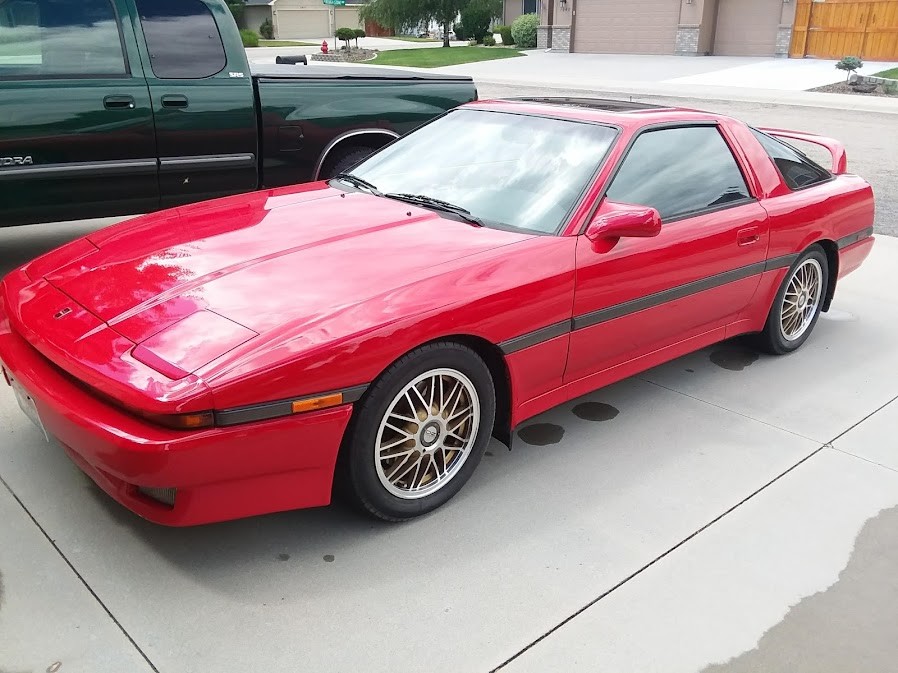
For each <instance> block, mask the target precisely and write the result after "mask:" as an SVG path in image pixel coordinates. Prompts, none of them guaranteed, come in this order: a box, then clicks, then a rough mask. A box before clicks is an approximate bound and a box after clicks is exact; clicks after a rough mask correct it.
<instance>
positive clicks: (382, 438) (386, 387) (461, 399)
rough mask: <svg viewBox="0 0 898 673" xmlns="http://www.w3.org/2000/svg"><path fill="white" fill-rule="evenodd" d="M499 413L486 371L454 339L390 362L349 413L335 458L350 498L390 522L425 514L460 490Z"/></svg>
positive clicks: (490, 380)
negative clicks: (351, 413) (344, 435)
mask: <svg viewBox="0 0 898 673" xmlns="http://www.w3.org/2000/svg"><path fill="white" fill-rule="evenodd" d="M495 416H496V391H495V387H494V385H493V379H492V376H491V375H490V370H489V368H488V367H487V366H486V364H484V362H483V360H481V359H480V357H478V356H477V354H476V353H474V351H472V350H470V349H469V348H467V347H465V346H462V345H461V344H457V343H452V342H439V343H434V344H429V345H427V346H422V347H420V348H418V349H416V350H414V351H412V352H411V353H409V354H408V355H406V356H405V357H403V358H401V359H400V360H398V361H397V362H396V363H394V364H393V365H392V366H391V367H390V368H389V369H388V370H387V371H386V372H384V374H383V375H382V376H381V377H380V379H379V380H378V381H377V382H376V383H374V384H373V385H372V386H371V388H370V389H369V390H368V393H367V394H366V395H365V397H364V398H363V400H362V401H361V402H360V403H358V404H357V406H356V409H355V410H354V411H353V419H352V422H351V425H350V427H349V429H348V431H347V433H346V438H345V444H344V446H343V450H342V452H341V456H340V462H341V470H340V471H341V472H342V480H343V483H342V484H340V486H341V487H342V489H343V490H344V492H345V493H346V495H348V496H349V499H350V500H351V501H352V502H353V503H354V504H355V505H357V506H358V507H359V508H360V509H361V510H363V511H366V512H367V513H369V514H371V515H373V516H375V517H377V518H380V519H385V520H387V521H403V520H405V519H411V518H413V517H416V516H420V515H421V514H426V513H427V512H430V511H432V510H434V509H436V508H437V507H439V506H441V505H443V504H445V503H446V502H447V501H448V500H449V499H450V498H452V496H454V495H455V494H456V493H458V492H459V491H460V490H461V488H462V486H464V485H465V482H467V481H468V479H469V478H470V477H471V475H472V474H473V472H474V470H475V468H476V467H477V464H478V463H479V462H480V459H481V457H482V456H483V452H484V450H485V449H486V445H487V444H488V443H489V440H490V436H491V435H492V430H493V421H494V420H495Z"/></svg>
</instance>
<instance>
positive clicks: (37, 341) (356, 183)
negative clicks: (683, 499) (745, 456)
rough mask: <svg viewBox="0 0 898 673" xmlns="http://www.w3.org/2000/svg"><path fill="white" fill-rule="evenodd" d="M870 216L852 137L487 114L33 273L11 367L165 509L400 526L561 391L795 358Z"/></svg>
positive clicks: (597, 105) (16, 291) (83, 242)
mask: <svg viewBox="0 0 898 673" xmlns="http://www.w3.org/2000/svg"><path fill="white" fill-rule="evenodd" d="M802 143H813V144H816V145H818V146H822V147H823V148H825V150H827V151H828V153H829V154H830V155H831V158H832V161H831V165H829V166H828V167H824V166H821V165H819V164H818V163H815V162H814V161H812V160H811V159H810V158H809V157H808V156H807V155H806V154H805V153H803V152H802V151H800V150H799V149H797V147H796V146H798V145H801V144H802ZM823 163H827V162H823ZM873 216H874V207H873V195H872V190H871V188H870V186H869V185H868V184H867V183H866V182H865V181H864V180H863V179H861V178H860V177H857V176H855V175H851V174H849V173H848V171H847V162H846V156H845V151H844V149H843V147H842V146H841V145H840V144H839V143H838V142H836V141H834V140H830V139H827V138H823V137H819V136H813V135H809V134H804V133H798V132H790V131H781V130H775V129H757V128H753V127H750V126H748V125H746V124H744V123H742V122H740V121H737V120H735V119H731V118H728V117H723V116H720V115H715V114H710V113H706V112H698V111H692V110H685V109H678V108H666V107H656V106H648V105H642V104H635V103H623V102H620V101H601V100H591V99H553V100H546V99H517V100H505V101H482V102H478V103H473V104H470V105H466V106H463V107H461V108H458V109H456V110H454V111H452V112H449V113H447V114H445V115H444V116H442V117H440V118H438V119H437V120H435V121H433V122H431V123H429V124H427V125H425V126H423V127H421V128H420V129H418V130H417V131H415V132H413V133H411V134H409V135H407V136H405V137H403V138H401V139H399V140H397V141H395V142H394V143H392V144H391V145H389V146H387V147H386V148H384V149H383V150H381V151H379V152H377V153H376V154H374V155H372V156H371V157H369V158H368V159H366V160H364V161H363V162H362V163H361V164H359V165H357V166H356V167H355V168H353V169H352V170H351V171H350V172H349V173H345V174H342V175H340V176H338V177H336V178H334V179H332V180H329V181H326V182H317V183H312V184H307V185H299V186H295V187H291V188H282V189H276V190H269V191H263V192H256V193H253V194H249V195H242V196H236V197H229V198H226V199H221V200H217V201H211V202H207V203H202V204H196V205H191V206H186V207H183V208H178V209H173V210H167V211H162V212H158V213H154V214H151V215H147V216H143V217H139V218H136V219H133V220H130V221H128V222H124V223H122V224H119V225H116V226H113V227H110V228H107V229H103V230H100V231H98V232H96V233H92V234H90V235H88V236H86V237H84V238H81V239H78V240H75V241H73V242H71V243H69V244H67V245H65V246H63V247H61V248H58V249H56V250H54V251H52V252H50V253H48V254H46V255H44V256H42V257H39V258H38V259H36V260H34V261H32V262H30V263H28V264H26V265H25V266H23V267H21V268H19V269H17V270H15V271H13V272H12V273H11V274H9V275H8V276H7V277H6V278H5V279H4V280H3V282H2V284H0V361H2V368H3V375H4V377H5V379H6V381H7V382H8V383H9V384H10V385H11V386H12V390H13V391H14V393H15V395H16V396H17V398H18V400H19V403H20V405H21V406H22V409H23V410H24V411H25V412H26V413H27V414H28V415H29V416H30V417H31V419H32V420H33V421H34V422H35V423H36V424H37V425H38V426H39V428H41V429H42V431H43V433H44V434H45V435H46V436H47V437H55V438H56V439H57V440H58V441H59V443H60V444H61V445H62V446H63V447H64V449H65V450H66V452H67V453H68V454H69V456H71V458H72V459H73V460H74V461H75V462H76V463H77V464H78V465H79V466H80V467H81V468H82V469H83V470H84V472H86V473H87V474H88V475H89V476H90V477H91V478H92V479H93V480H94V481H96V482H97V484H99V486H100V487H102V488H103V489H104V490H105V491H106V492H107V493H108V494H109V495H111V496H112V497H113V498H115V499H116V500H117V501H119V502H120V503H121V504H123V505H124V506H126V507H128V508H129V509H131V510H133V511H134V512H136V513H138V514H139V515H141V516H143V517H145V518H147V519H150V520H152V521H156V522H159V523H162V524H168V525H190V524H199V523H206V522H212V521H221V520H226V519H233V518H238V517H244V516H249V515H255V514H261V513H265V512H274V511H281V510H289V509H297V508H303V507H312V506H318V505H325V504H327V503H329V502H330V500H331V494H332V490H333V488H334V487H335V485H338V484H339V485H340V486H343V487H345V491H346V492H347V494H348V495H349V497H350V498H351V499H352V500H354V501H355V502H356V503H357V504H358V505H360V506H361V507H362V508H364V509H365V510H367V511H368V512H370V513H372V514H374V515H376V516H378V517H381V518H383V519H388V520H402V519H407V518H410V517H413V516H416V515H419V514H423V513H425V512H428V511H431V510H433V509H434V508H436V507H439V506H440V505H442V504H443V503H445V502H446V501H447V500H449V499H450V498H451V497H452V496H454V495H455V494H456V493H457V492H458V491H459V490H460V489H461V488H462V486H463V485H464V484H465V482H466V481H467V480H468V478H469V477H470V476H471V474H472V473H473V471H474V470H475V468H476V467H477V464H478V463H479V461H480V459H481V456H482V454H483V452H484V450H485V447H486V445H487V442H488V441H489V439H490V437H491V436H496V437H498V438H500V439H501V440H503V441H505V442H510V437H511V434H512V432H513V429H514V428H515V427H516V426H518V425H519V424H520V423H522V422H523V421H525V420H526V419H528V418H531V417H532V416H534V415H536V414H539V413H540V412H542V411H545V410H547V409H549V408H551V407H553V406H555V405H558V404H560V403H562V402H565V401H567V400H570V399H572V398H575V397H577V396H580V395H583V394H584V393H587V392H589V391H592V390H594V389H596V388H599V387H601V386H605V385H607V384H609V383H612V382H614V381H618V380H620V379H622V378H625V377H628V376H631V375H633V374H635V373H637V372H639V371H642V370H645V369H647V368H649V367H653V366H655V365H658V364H659V363H662V362H664V361H667V360H670V359H672V358H676V357H678V356H681V355H683V354H685V353H688V352H690V351H694V350H696V349H699V348H702V347H704V346H707V345H709V344H712V343H714V342H718V341H721V340H723V339H728V338H730V337H734V336H736V335H741V334H753V335H755V339H756V341H757V342H758V344H759V345H760V346H761V347H762V348H764V349H766V350H767V351H770V352H772V353H778V354H784V353H788V352H790V351H794V350H795V349H797V348H799V347H800V346H801V345H802V344H803V343H804V342H805V340H806V339H808V337H809V336H810V334H811V332H812V330H813V329H814V325H815V323H816V321H817V318H818V316H819V314H820V312H821V311H826V310H828V308H829V306H830V303H831V302H832V300H833V296H834V293H835V292H836V291H837V289H838V281H839V279H840V278H842V277H844V276H845V275H846V274H847V273H849V272H851V271H853V270H854V269H856V268H858V266H860V265H861V263H862V262H863V261H864V259H865V258H866V257H867V255H868V254H869V252H870V250H871V247H872V246H873V241H874V239H873Z"/></svg>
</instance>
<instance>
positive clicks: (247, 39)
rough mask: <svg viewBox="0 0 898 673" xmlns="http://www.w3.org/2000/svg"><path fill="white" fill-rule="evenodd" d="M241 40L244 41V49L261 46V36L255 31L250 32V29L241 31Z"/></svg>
mask: <svg viewBox="0 0 898 673" xmlns="http://www.w3.org/2000/svg"><path fill="white" fill-rule="evenodd" d="M240 39H241V40H243V46H244V47H258V46H259V34H258V33H257V32H256V31H254V30H250V29H249V28H244V29H243V30H241V31H240Z"/></svg>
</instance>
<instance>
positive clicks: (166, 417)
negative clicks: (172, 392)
mask: <svg viewBox="0 0 898 673" xmlns="http://www.w3.org/2000/svg"><path fill="white" fill-rule="evenodd" d="M141 416H143V417H144V418H146V419H147V420H148V421H152V422H153V423H157V424H159V425H162V426H165V427H166V428H171V429H172V430H197V429H199V428H211V427H212V426H213V425H215V416H214V414H213V413H212V412H211V411H198V412H196V413H193V414H146V413H142V414H141Z"/></svg>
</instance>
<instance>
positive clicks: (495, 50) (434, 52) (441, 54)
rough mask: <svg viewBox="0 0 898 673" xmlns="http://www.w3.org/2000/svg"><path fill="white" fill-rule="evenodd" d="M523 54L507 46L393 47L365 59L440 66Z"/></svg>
mask: <svg viewBox="0 0 898 673" xmlns="http://www.w3.org/2000/svg"><path fill="white" fill-rule="evenodd" d="M515 56H523V54H522V53H521V52H519V51H518V50H517V49H509V48H507V47H449V48H448V49H447V48H446V47H429V48H426V49H395V50H391V51H381V52H378V54H377V58H375V59H374V60H372V61H366V63H370V64H373V65H401V66H407V67H410V68H442V67H443V66H447V65H460V64H462V63H475V62H477V61H493V60H495V59H497V58H514V57H515Z"/></svg>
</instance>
